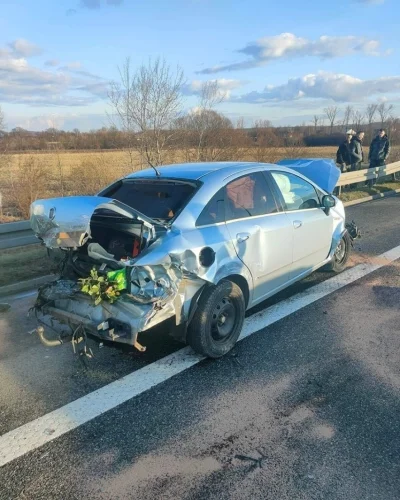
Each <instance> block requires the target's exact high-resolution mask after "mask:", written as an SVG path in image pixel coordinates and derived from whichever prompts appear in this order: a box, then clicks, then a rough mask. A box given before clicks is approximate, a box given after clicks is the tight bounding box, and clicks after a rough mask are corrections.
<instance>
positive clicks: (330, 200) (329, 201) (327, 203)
mask: <svg viewBox="0 0 400 500" xmlns="http://www.w3.org/2000/svg"><path fill="white" fill-rule="evenodd" d="M335 205H336V200H335V198H334V197H333V196H332V195H331V194H327V195H325V196H324V197H323V198H322V206H323V207H324V212H325V213H326V215H329V211H330V209H331V208H333V207H334V206H335Z"/></svg>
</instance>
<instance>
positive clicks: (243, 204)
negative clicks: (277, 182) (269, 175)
mask: <svg viewBox="0 0 400 500" xmlns="http://www.w3.org/2000/svg"><path fill="white" fill-rule="evenodd" d="M226 211H227V214H226V220H234V219H243V218H245V217H256V216H258V215H268V214H273V213H277V212H278V207H277V205H276V202H275V198H274V196H273V194H272V192H271V190H270V188H269V186H268V184H267V181H266V179H265V177H264V175H263V174H262V173H261V172H256V173H253V174H248V175H244V176H243V177H240V178H239V179H235V180H234V181H232V182H230V183H229V184H227V185H226Z"/></svg>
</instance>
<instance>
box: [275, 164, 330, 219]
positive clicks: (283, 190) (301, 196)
mask: <svg viewBox="0 0 400 500" xmlns="http://www.w3.org/2000/svg"><path fill="white" fill-rule="evenodd" d="M271 174H272V177H273V179H274V181H275V183H276V185H277V188H278V190H279V192H280V194H281V196H282V198H283V201H284V204H285V209H286V210H287V211H289V212H290V211H293V210H307V209H312V208H319V207H320V206H321V203H320V199H319V197H318V194H317V191H316V190H315V188H314V186H313V185H312V184H310V183H309V182H307V181H306V180H304V179H301V178H300V177H297V175H293V174H289V173H287V172H271Z"/></svg>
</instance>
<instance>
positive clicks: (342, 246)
mask: <svg viewBox="0 0 400 500" xmlns="http://www.w3.org/2000/svg"><path fill="white" fill-rule="evenodd" d="M345 256H346V242H345V241H344V238H342V239H341V240H340V242H339V245H338V247H337V249H336V250H335V259H336V262H338V263H339V264H340V263H341V262H343V260H344V258H345Z"/></svg>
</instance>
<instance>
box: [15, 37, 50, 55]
mask: <svg viewBox="0 0 400 500" xmlns="http://www.w3.org/2000/svg"><path fill="white" fill-rule="evenodd" d="M8 46H9V47H10V49H11V51H12V55H13V56H15V57H31V56H37V55H39V54H41V53H42V52H43V51H42V49H41V48H40V47H38V46H37V45H35V44H34V43H31V42H28V40H25V39H24V38H18V39H17V40H14V41H13V42H11V43H10V44H8Z"/></svg>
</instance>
